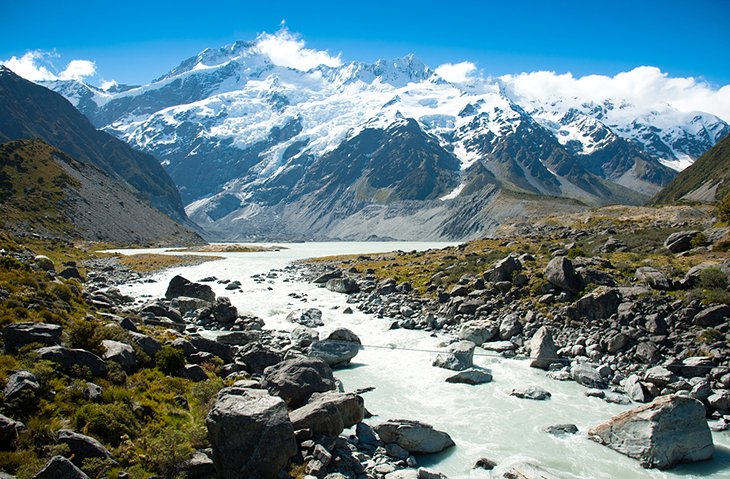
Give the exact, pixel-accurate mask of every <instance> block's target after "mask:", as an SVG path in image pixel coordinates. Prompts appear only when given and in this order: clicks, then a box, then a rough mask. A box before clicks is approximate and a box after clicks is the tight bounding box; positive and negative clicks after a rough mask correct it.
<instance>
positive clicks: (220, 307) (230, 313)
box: [213, 296, 238, 324]
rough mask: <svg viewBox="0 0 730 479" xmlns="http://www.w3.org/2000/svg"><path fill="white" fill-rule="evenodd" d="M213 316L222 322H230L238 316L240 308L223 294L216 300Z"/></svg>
mask: <svg viewBox="0 0 730 479" xmlns="http://www.w3.org/2000/svg"><path fill="white" fill-rule="evenodd" d="M213 317H214V318H215V320H216V321H218V322H219V323H221V324H230V323H232V322H234V321H235V320H236V319H237V318H238V308H236V307H235V306H233V305H232V304H231V300H230V299H229V298H226V297H225V296H221V297H220V298H217V299H216V300H215V305H214V306H213Z"/></svg>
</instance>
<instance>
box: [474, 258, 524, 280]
mask: <svg viewBox="0 0 730 479" xmlns="http://www.w3.org/2000/svg"><path fill="white" fill-rule="evenodd" d="M521 269H522V263H520V260H518V259H516V258H515V257H514V256H511V255H510V256H507V257H506V258H503V259H501V260H499V261H497V262H496V263H495V264H494V266H492V268H491V269H489V270H488V271H485V272H484V274H483V275H482V276H483V277H484V281H491V282H492V283H498V282H500V281H512V273H514V272H515V271H519V270H521Z"/></svg>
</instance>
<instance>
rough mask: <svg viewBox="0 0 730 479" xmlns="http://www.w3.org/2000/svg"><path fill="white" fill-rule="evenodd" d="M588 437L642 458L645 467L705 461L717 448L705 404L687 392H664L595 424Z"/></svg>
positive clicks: (667, 466)
mask: <svg viewBox="0 0 730 479" xmlns="http://www.w3.org/2000/svg"><path fill="white" fill-rule="evenodd" d="M588 437H589V438H590V439H593V440H594V441H596V442H598V443H600V444H603V445H604V446H608V447H610V448H611V449H613V450H615V451H618V452H620V453H621V454H625V455H627V456H629V457H632V458H634V459H638V460H639V461H640V463H641V466H642V467H645V468H658V469H668V468H670V467H673V466H674V465H676V464H679V463H682V462H696V461H704V460H707V459H710V457H712V453H713V451H714V445H713V443H712V434H711V433H710V428H709V427H708V426H707V422H706V421H705V407H704V406H703V405H702V403H701V402H699V401H697V400H696V399H692V398H689V397H685V396H673V395H668V396H660V397H658V398H657V399H655V400H654V401H653V402H652V403H650V404H645V405H643V406H639V407H637V408H635V409H631V410H629V411H626V412H623V413H621V414H618V415H616V416H614V417H612V418H611V419H609V420H607V421H605V422H602V423H600V424H598V425H596V426H593V427H592V428H591V429H590V430H589V431H588Z"/></svg>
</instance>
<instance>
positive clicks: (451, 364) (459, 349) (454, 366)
mask: <svg viewBox="0 0 730 479" xmlns="http://www.w3.org/2000/svg"><path fill="white" fill-rule="evenodd" d="M475 347H476V345H475V344H474V343H472V342H471V341H459V342H457V343H454V344H451V345H449V347H448V348H447V352H445V353H440V354H439V355H437V356H436V358H435V359H434V360H433V365H434V366H436V367H437V368H443V369H451V370H452V371H463V370H465V369H469V368H470V367H472V366H473V365H474V348H475Z"/></svg>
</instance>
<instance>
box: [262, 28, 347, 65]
mask: <svg viewBox="0 0 730 479" xmlns="http://www.w3.org/2000/svg"><path fill="white" fill-rule="evenodd" d="M284 25H285V24H284V23H283V22H282V28H281V29H280V30H279V31H278V32H276V33H274V34H271V33H261V34H260V35H259V36H258V37H257V38H256V48H257V50H258V51H259V52H260V53H261V54H262V55H266V56H267V57H269V59H270V60H271V62H272V63H273V64H274V65H278V66H282V67H288V68H294V69H296V70H302V71H307V70H311V69H312V68H315V67H318V66H319V65H326V66H328V67H338V66H340V65H342V61H341V60H340V55H339V54H337V55H336V56H332V55H330V54H329V52H328V51H326V50H314V49H311V48H305V45H306V43H305V42H304V40H302V39H301V37H300V36H298V35H294V34H292V33H290V32H289V30H288V29H287V28H286V27H285V26H284Z"/></svg>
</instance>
